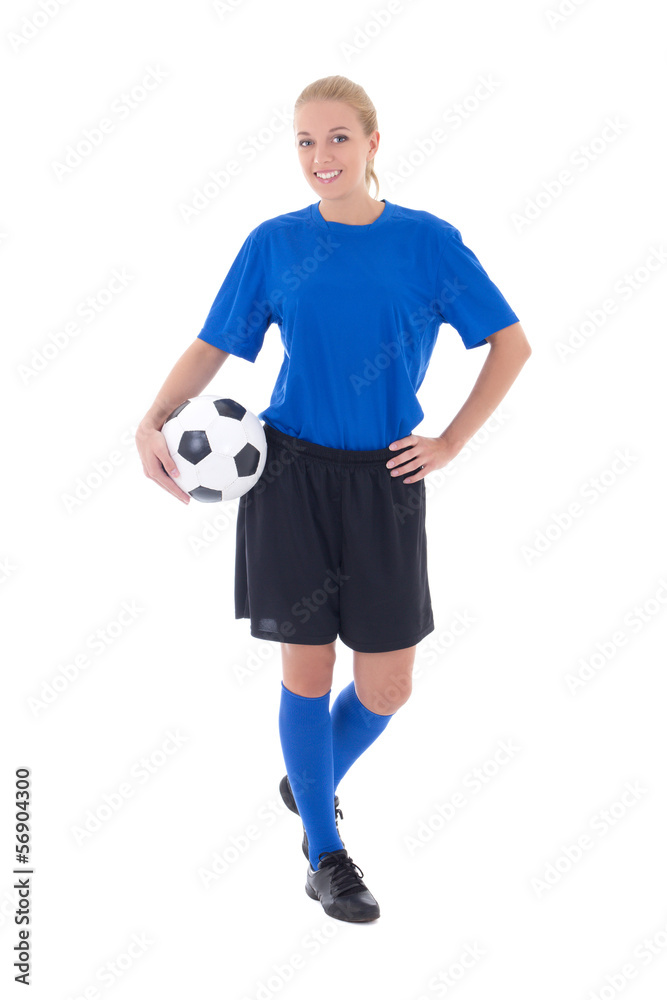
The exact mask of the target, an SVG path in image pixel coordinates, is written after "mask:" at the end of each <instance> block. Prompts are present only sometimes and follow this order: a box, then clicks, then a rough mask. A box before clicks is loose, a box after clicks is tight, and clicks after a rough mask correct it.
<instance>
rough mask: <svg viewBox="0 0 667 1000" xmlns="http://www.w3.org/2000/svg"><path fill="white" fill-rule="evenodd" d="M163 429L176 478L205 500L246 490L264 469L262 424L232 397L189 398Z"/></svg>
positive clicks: (233, 496) (216, 500)
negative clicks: (176, 470)
mask: <svg viewBox="0 0 667 1000" xmlns="http://www.w3.org/2000/svg"><path fill="white" fill-rule="evenodd" d="M162 433H163V434H164V436H165V439H166V442H167V448H168V449H169V454H170V455H171V457H172V458H173V460H174V463H175V465H176V468H177V469H178V471H179V473H180V475H179V476H172V479H173V480H174V482H175V483H177V484H178V485H179V486H180V488H181V489H182V490H184V491H185V492H186V493H189V494H190V496H191V497H194V499H195V500H200V501H201V502H202V503H219V502H220V501H221V500H235V499H236V498H237V497H241V496H243V494H244V493H247V492H248V491H249V490H251V489H252V488H253V486H254V485H255V483H256V482H257V481H258V479H259V477H260V476H261V475H262V472H263V471H264V465H265V463H266V437H265V435H264V427H263V426H262V424H261V421H260V420H259V418H258V417H256V416H255V414H254V413H252V412H251V411H250V410H246V408H245V407H244V406H241V404H240V403H237V402H236V400H234V399H219V398H218V396H195V397H194V398H193V399H186V400H185V402H184V403H181V405H180V406H177V407H176V409H175V410H174V412H173V413H170V414H169V416H168V417H167V419H166V420H165V422H164V424H163V425H162Z"/></svg>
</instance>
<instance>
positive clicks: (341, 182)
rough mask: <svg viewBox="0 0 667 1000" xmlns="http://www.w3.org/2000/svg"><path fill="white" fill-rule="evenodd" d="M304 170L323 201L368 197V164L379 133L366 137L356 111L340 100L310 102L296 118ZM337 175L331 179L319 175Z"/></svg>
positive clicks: (297, 139)
mask: <svg viewBox="0 0 667 1000" xmlns="http://www.w3.org/2000/svg"><path fill="white" fill-rule="evenodd" d="M294 130H295V133H296V135H295V142H296V148H297V151H298V154H299V160H300V162H301V169H302V170H303V173H304V176H305V178H306V180H307V181H308V183H309V184H310V186H311V187H312V189H313V191H315V192H317V195H318V197H320V198H331V199H336V198H340V197H342V196H345V195H349V194H351V193H352V192H359V193H362V194H363V195H366V194H367V193H368V192H367V189H366V182H365V174H366V163H367V162H368V160H371V159H372V158H373V156H374V155H375V152H376V151H377V148H378V144H379V141H380V133H379V132H373V133H372V135H370V136H369V137H368V138H366V137H365V136H364V134H363V132H362V130H361V126H360V125H359V121H358V119H357V116H356V113H355V111H354V109H353V108H351V107H350V106H349V105H348V104H344V103H342V102H341V101H311V102H309V103H308V104H304V106H303V107H302V108H300V110H299V111H298V113H297V115H296V116H295V119H294ZM322 173H324V174H329V173H335V176H334V177H332V178H330V179H329V178H322V179H320V177H318V176H317V175H318V174H322Z"/></svg>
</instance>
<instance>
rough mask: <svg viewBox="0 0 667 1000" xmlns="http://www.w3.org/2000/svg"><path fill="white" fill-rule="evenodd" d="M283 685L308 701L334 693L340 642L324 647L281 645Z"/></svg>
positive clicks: (282, 643) (291, 643) (295, 644)
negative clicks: (334, 675) (333, 682)
mask: <svg viewBox="0 0 667 1000" xmlns="http://www.w3.org/2000/svg"><path fill="white" fill-rule="evenodd" d="M280 649H281V653H282V660H283V684H284V685H285V687H286V688H287V689H288V690H289V691H293V692H294V694H300V695H301V696H302V697H304V698H319V697H320V696H321V695H323V694H326V693H327V691H330V690H331V682H332V680H333V668H334V663H335V662H336V640H335V639H334V641H333V642H328V643H326V644H325V645H323V646H305V645H304V646H302V645H299V644H298V643H295V642H281V643H280Z"/></svg>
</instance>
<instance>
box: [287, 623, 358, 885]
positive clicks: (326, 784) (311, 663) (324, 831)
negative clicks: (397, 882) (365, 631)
mask: <svg viewBox="0 0 667 1000" xmlns="http://www.w3.org/2000/svg"><path fill="white" fill-rule="evenodd" d="M334 641H335V640H334ZM281 646H282V658H283V683H282V691H281V698H280V712H279V717H278V724H279V732H280V741H281V745H282V749H283V756H284V758H285V764H286V766H287V776H288V778H289V783H290V787H291V789H292V795H293V796H294V800H295V802H296V805H297V807H298V810H299V815H300V817H301V821H302V823H303V826H304V829H305V831H306V834H307V837H308V854H309V861H310V864H311V867H312V868H313V869H315V870H316V869H317V867H318V865H319V860H320V854H321V853H324V852H327V851H337V850H341V849H342V847H343V842H342V841H341V839H340V836H339V834H338V829H337V827H336V814H335V808H334V788H333V748H332V730H331V714H330V712H329V696H330V692H331V681H332V675H333V665H334V660H335V657H336V653H335V649H334V643H333V642H332V643H326V644H324V645H319V646H318V645H299V644H298V643H281Z"/></svg>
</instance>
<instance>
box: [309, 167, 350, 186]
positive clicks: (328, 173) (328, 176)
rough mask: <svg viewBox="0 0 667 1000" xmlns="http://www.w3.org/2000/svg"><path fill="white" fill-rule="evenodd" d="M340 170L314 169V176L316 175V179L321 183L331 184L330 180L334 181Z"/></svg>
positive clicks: (340, 172)
mask: <svg viewBox="0 0 667 1000" xmlns="http://www.w3.org/2000/svg"><path fill="white" fill-rule="evenodd" d="M342 172H343V171H342V170H319V171H317V170H316V171H315V177H317V179H318V181H320V182H321V183H322V184H331V182H332V181H335V180H336V179H337V178H338V177H340V175H341V174H342ZM321 175H323V176H321Z"/></svg>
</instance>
